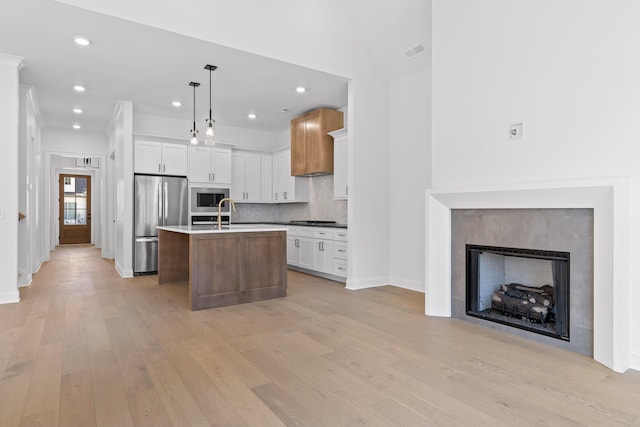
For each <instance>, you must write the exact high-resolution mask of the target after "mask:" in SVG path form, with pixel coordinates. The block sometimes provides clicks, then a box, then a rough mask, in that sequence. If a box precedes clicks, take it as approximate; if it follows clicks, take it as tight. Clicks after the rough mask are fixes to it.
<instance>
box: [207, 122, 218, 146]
mask: <svg viewBox="0 0 640 427" xmlns="http://www.w3.org/2000/svg"><path fill="white" fill-rule="evenodd" d="M207 122H208V123H209V125H208V126H207V132H206V135H207V140H206V142H207V144H209V145H214V144H215V143H216V141H215V133H216V132H215V128H214V125H215V121H214V120H211V121H209V120H207Z"/></svg>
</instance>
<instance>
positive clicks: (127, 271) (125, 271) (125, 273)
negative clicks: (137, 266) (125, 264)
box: [115, 262, 133, 279]
mask: <svg viewBox="0 0 640 427" xmlns="http://www.w3.org/2000/svg"><path fill="white" fill-rule="evenodd" d="M115 266H116V271H117V272H118V274H119V275H120V277H122V278H123V279H128V278H130V277H133V269H132V268H122V267H121V266H120V265H119V264H118V263H117V262H116V263H115Z"/></svg>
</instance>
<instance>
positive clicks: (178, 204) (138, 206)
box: [133, 175, 189, 274]
mask: <svg viewBox="0 0 640 427" xmlns="http://www.w3.org/2000/svg"><path fill="white" fill-rule="evenodd" d="M187 187H188V186H187V178H181V177H173V176H154V175H135V179H134V211H133V215H134V227H135V228H134V242H133V245H134V247H133V249H134V250H133V272H134V274H143V273H153V272H157V271H158V230H157V228H156V227H158V226H162V225H187V224H188V221H189V208H188V203H187V202H188V193H187Z"/></svg>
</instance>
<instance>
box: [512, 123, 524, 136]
mask: <svg viewBox="0 0 640 427" xmlns="http://www.w3.org/2000/svg"><path fill="white" fill-rule="evenodd" d="M509 139H522V123H513V124H511V125H509Z"/></svg>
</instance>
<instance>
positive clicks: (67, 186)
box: [58, 175, 91, 245]
mask: <svg viewBox="0 0 640 427" xmlns="http://www.w3.org/2000/svg"><path fill="white" fill-rule="evenodd" d="M59 194H60V198H59V199H58V201H59V205H60V218H59V220H60V244H61V245H64V244H72V243H91V177H90V176H88V175H60V193H59Z"/></svg>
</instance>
